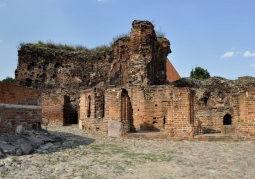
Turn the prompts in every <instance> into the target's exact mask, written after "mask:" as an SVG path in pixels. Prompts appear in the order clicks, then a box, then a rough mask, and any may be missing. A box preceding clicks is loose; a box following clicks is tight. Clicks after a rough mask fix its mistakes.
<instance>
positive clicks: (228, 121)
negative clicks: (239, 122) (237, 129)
mask: <svg viewBox="0 0 255 179" xmlns="http://www.w3.org/2000/svg"><path fill="white" fill-rule="evenodd" d="M231 124H232V117H231V116H230V115H229V114H226V115H225V116H224V117H223V125H231Z"/></svg>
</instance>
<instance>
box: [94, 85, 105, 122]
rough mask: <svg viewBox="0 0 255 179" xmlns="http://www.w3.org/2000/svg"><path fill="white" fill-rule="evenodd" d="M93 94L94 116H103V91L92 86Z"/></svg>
mask: <svg viewBox="0 0 255 179" xmlns="http://www.w3.org/2000/svg"><path fill="white" fill-rule="evenodd" d="M94 95H95V118H103V117H104V110H105V109H104V103H105V101H104V91H103V90H102V89H100V88H94Z"/></svg>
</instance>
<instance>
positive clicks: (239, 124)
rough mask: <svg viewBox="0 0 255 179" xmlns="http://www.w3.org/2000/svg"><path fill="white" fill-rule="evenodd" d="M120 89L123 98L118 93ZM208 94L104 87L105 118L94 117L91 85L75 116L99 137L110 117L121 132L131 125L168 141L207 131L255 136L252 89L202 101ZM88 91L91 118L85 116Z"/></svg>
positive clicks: (158, 88)
mask: <svg viewBox="0 0 255 179" xmlns="http://www.w3.org/2000/svg"><path fill="white" fill-rule="evenodd" d="M124 91H126V92H125V93H126V96H127V97H126V98H123V95H122V94H123V92H124ZM207 92H208V90H207V89H196V90H194V89H193V90H191V89H190V88H187V87H182V88H181V87H172V86H168V85H162V86H133V87H128V88H126V89H122V88H116V87H109V88H108V89H107V90H105V91H104V96H105V98H104V99H105V100H104V108H105V110H104V112H105V113H104V117H103V118H101V119H98V118H95V117H94V113H95V100H94V99H95V95H96V93H95V90H93V89H91V90H87V91H85V92H84V94H83V95H82V96H81V103H80V120H81V121H82V124H83V126H84V128H85V129H89V130H90V131H93V132H95V133H100V134H104V135H106V134H107V122H108V121H109V120H115V121H119V122H122V130H123V134H126V133H127V132H131V131H133V130H134V129H135V130H137V131H140V130H147V131H161V132H164V134H166V135H168V136H169V138H170V139H173V140H190V139H192V138H193V137H194V135H201V134H205V133H211V132H212V133H221V134H230V135H234V136H235V138H236V139H241V140H246V139H247V140H253V139H255V112H254V108H255V88H248V89H247V90H246V91H245V90H244V91H241V92H238V93H230V92H225V93H224V94H222V92H221V91H218V90H214V91H211V92H210V96H208V99H207V101H206V102H205V101H204V97H205V95H204V94H205V93H207ZM88 95H90V96H91V116H92V117H90V118H88V117H86V112H87V108H88V105H87V104H88V102H86V99H88V98H87V96H88ZM123 100H124V101H123ZM128 100H130V101H128ZM125 106H126V107H125ZM127 109H128V111H127ZM227 114H228V115H230V116H231V120H232V124H231V125H224V123H223V118H224V116H225V115H227ZM200 130H201V131H200Z"/></svg>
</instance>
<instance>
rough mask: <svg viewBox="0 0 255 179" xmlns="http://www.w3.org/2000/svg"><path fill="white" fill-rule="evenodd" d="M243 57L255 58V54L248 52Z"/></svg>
mask: <svg viewBox="0 0 255 179" xmlns="http://www.w3.org/2000/svg"><path fill="white" fill-rule="evenodd" d="M243 56H245V57H254V56H255V53H251V52H250V51H246V52H244V54H243Z"/></svg>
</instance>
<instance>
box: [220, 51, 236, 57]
mask: <svg viewBox="0 0 255 179" xmlns="http://www.w3.org/2000/svg"><path fill="white" fill-rule="evenodd" d="M237 54H241V52H238V51H236V52H234V51H231V52H226V53H225V54H224V55H222V56H221V58H230V57H233V56H234V55H237Z"/></svg>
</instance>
